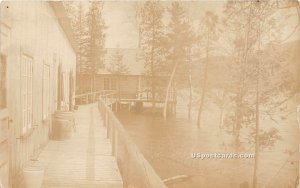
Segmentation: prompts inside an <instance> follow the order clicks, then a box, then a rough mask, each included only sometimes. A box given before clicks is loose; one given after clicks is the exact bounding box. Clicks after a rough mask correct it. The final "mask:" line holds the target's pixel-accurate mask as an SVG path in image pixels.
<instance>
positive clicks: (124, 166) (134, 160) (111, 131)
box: [98, 93, 167, 188]
mask: <svg viewBox="0 0 300 188" xmlns="http://www.w3.org/2000/svg"><path fill="white" fill-rule="evenodd" d="M114 94H115V93H110V94H108V93H106V94H103V95H100V96H99V100H98V108H99V111H100V113H101V115H102V118H103V122H104V125H105V126H106V129H107V137H108V138H109V139H110V141H111V143H112V155H113V156H115V157H116V159H117V161H118V166H119V169H120V171H121V174H122V177H123V181H124V187H143V188H167V186H166V185H165V184H164V183H163V181H162V180H161V179H160V177H159V176H158V175H157V174H156V172H155V171H154V169H153V168H152V166H151V165H150V164H149V163H148V161H147V160H146V159H145V157H144V156H143V154H142V153H141V152H140V151H139V149H138V147H137V146H136V144H135V143H134V142H133V141H132V139H131V138H130V136H129V135H128V133H127V131H126V130H125V128H124V127H123V125H122V124H121V123H120V121H119V120H118V119H117V117H116V116H115V114H114V113H113V112H112V110H111V104H112V103H111V100H108V99H111V98H112V97H114V96H116V95H114ZM115 100H116V99H115Z"/></svg>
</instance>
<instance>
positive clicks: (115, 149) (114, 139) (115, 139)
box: [111, 126, 118, 158]
mask: <svg viewBox="0 0 300 188" xmlns="http://www.w3.org/2000/svg"><path fill="white" fill-rule="evenodd" d="M112 130H113V131H112V139H111V140H112V155H113V156H115V157H116V158H117V153H118V131H117V130H116V128H115V126H112Z"/></svg>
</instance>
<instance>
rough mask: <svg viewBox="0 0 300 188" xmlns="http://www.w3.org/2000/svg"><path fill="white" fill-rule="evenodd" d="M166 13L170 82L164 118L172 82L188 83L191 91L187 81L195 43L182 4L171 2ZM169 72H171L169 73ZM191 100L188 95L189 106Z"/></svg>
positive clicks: (167, 64) (166, 66)
mask: <svg viewBox="0 0 300 188" xmlns="http://www.w3.org/2000/svg"><path fill="white" fill-rule="evenodd" d="M168 12H169V14H170V15H171V21H170V23H169V25H168V28H167V32H168V33H167V39H166V41H167V46H166V48H167V54H166V57H167V61H166V62H167V63H166V65H165V69H166V70H167V71H169V74H170V80H169V84H168V88H167V95H166V99H165V108H164V117H166V109H167V102H168V94H169V90H170V86H171V83H172V82H173V81H174V80H176V83H177V85H178V84H180V85H181V86H185V85H186V84H187V83H190V84H189V86H190V91H192V85H191V82H189V81H188V80H189V79H190V76H191V72H190V65H191V58H190V55H191V48H192V46H193V44H194V41H195V40H194V39H195V34H194V33H193V32H192V30H191V27H190V25H189V18H188V15H187V11H186V9H185V7H184V6H183V4H181V3H179V2H173V3H172V5H171V8H169V9H168ZM171 70H172V72H170V71H171ZM190 94H191V92H190ZM191 100H192V99H191V95H190V101H189V103H190V104H191ZM190 107H191V105H190ZM189 112H190V111H189ZM189 117H190V115H189Z"/></svg>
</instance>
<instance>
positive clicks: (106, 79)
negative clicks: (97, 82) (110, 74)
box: [104, 78, 109, 90]
mask: <svg viewBox="0 0 300 188" xmlns="http://www.w3.org/2000/svg"><path fill="white" fill-rule="evenodd" d="M104 90H109V78H104Z"/></svg>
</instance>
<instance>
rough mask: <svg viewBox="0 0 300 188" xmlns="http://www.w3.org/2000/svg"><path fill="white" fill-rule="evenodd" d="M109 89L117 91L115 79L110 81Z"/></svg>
mask: <svg viewBox="0 0 300 188" xmlns="http://www.w3.org/2000/svg"><path fill="white" fill-rule="evenodd" d="M110 89H111V90H116V89H117V85H116V79H115V78H111V79H110Z"/></svg>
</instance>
